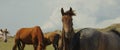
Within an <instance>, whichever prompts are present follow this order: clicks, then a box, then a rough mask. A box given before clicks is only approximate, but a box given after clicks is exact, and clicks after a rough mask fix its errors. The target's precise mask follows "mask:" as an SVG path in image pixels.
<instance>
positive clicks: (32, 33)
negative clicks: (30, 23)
mask: <svg viewBox="0 0 120 50" xmlns="http://www.w3.org/2000/svg"><path fill="white" fill-rule="evenodd" d="M43 42H44V35H43V32H42V30H41V28H40V27H39V26H35V27H32V28H21V29H20V30H18V31H17V33H16V36H15V44H14V46H13V50H16V48H17V47H18V49H19V50H24V47H25V44H33V47H34V50H44V43H43Z"/></svg>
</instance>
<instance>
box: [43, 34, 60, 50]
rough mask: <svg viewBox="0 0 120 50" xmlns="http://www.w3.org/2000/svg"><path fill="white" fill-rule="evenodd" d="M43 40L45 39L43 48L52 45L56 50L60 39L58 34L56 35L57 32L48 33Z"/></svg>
mask: <svg viewBox="0 0 120 50" xmlns="http://www.w3.org/2000/svg"><path fill="white" fill-rule="evenodd" d="M44 38H45V41H44V45H45V47H46V46H48V45H50V44H52V45H53V47H54V50H58V41H59V38H60V34H58V33H57V32H49V33H45V34H44Z"/></svg>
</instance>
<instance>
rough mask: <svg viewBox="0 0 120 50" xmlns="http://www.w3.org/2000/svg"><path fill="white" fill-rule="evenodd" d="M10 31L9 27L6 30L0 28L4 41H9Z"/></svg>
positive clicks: (0, 36) (0, 34) (0, 35)
mask: <svg viewBox="0 0 120 50" xmlns="http://www.w3.org/2000/svg"><path fill="white" fill-rule="evenodd" d="M8 33H9V32H8V30H7V29H5V30H2V29H0V38H2V39H3V41H4V42H7V34H8Z"/></svg>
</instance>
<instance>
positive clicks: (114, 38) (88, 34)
mask: <svg viewBox="0 0 120 50" xmlns="http://www.w3.org/2000/svg"><path fill="white" fill-rule="evenodd" d="M119 42H120V32H118V31H116V30H114V29H112V30H110V31H106V32H101V31H98V30H97V29H94V28H84V29H81V30H80V31H78V32H77V33H76V34H75V35H74V37H73V39H72V41H71V45H70V46H71V47H70V48H71V49H70V50H120V43H119Z"/></svg>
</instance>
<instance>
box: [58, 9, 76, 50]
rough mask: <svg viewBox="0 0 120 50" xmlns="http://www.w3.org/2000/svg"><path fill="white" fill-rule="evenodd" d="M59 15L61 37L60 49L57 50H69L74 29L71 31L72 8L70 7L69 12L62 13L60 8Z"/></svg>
mask: <svg viewBox="0 0 120 50" xmlns="http://www.w3.org/2000/svg"><path fill="white" fill-rule="evenodd" d="M61 14H62V24H63V28H62V36H61V39H62V40H61V41H62V42H61V44H60V45H61V47H60V48H59V50H70V49H69V45H70V41H71V38H72V37H73V35H74V29H73V23H72V16H74V15H75V13H74V12H73V10H72V8H71V7H70V10H68V11H66V12H64V10H63V8H61Z"/></svg>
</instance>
